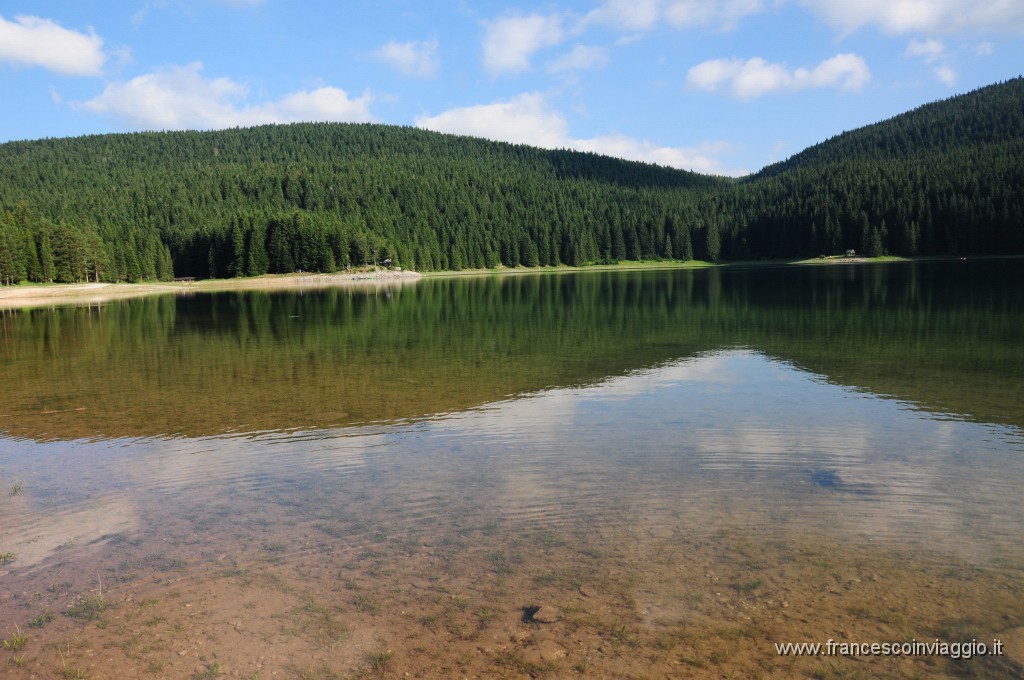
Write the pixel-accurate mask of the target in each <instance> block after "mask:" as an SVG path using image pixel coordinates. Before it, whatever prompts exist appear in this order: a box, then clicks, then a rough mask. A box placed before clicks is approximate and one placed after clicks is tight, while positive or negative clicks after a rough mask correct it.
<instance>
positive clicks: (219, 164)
mask: <svg viewBox="0 0 1024 680" xmlns="http://www.w3.org/2000/svg"><path fill="white" fill-rule="evenodd" d="M1021 158H1024V81H1022V80H1021V79H1016V80H1013V81H1009V82H1006V83H1002V84H998V85H993V86H990V87H988V88H983V89H981V90H978V91H975V92H973V93H970V94H967V95H962V96H960V97H955V98H952V99H949V100H946V101H942V102H936V103H934V104H929V105H927V106H925V107H922V108H920V109H918V110H915V111H912V112H909V113H907V114H903V115H902V116H898V117H896V118H894V119H892V120H890V121H885V122H882V123H879V124H877V125H873V126H869V127H866V128H862V129H860V130H855V131H853V132H850V133H845V134H843V135H840V136H838V137H836V138H834V139H831V140H828V141H827V142H823V143H822V144H819V145H816V146H815V147H811V148H810V149H808V150H806V151H805V152H803V153H801V154H798V155H797V156H794V157H793V158H792V159H790V160H789V161H786V162H784V163H780V164H776V165H773V166H770V167H768V168H765V169H764V170H763V171H761V172H760V173H757V174H755V175H751V176H749V177H746V178H742V179H740V180H734V179H731V178H722V177H711V176H703V175H699V174H695V173H690V172H684V171H679V170H672V169H669V168H663V167H658V166H653V165H649V164H643V163H636V162H630V161H623V160H618V159H613V158H608V157H604V156H599V155H596V154H591V153H579V152H572V151H564V150H561V151H548V150H541V149H536V148H532V147H528V146H523V145H511V144H505V143H499V142H489V141H484V140H480V139H473V138H467V137H458V136H452V135H442V134H438V133H433V132H428V131H424V130H418V129H415V128H408V127H397V126H383V125H368V124H358V125H349V124H326V123H325V124H295V125H280V126H261V127H255V128H247V129H233V130H223V131H216V132H195V131H192V132H188V131H185V132H158V133H134V134H120V135H95V136H86V137H79V138H68V139H45V140H39V141H31V142H11V143H7V144H3V145H0V282H3V283H15V282H19V281H25V280H28V281H63V282H68V281H85V280H89V281H94V280H95V281H138V280H145V279H168V278H171V277H173V276H194V277H197V278H206V277H233V276H252V275H260V274H264V273H287V272H292V271H298V270H302V271H323V272H330V271H337V270H339V269H344V268H346V267H349V266H362V265H367V264H373V263H375V262H381V261H383V260H384V259H390V260H392V261H393V262H394V263H396V264H398V265H400V266H403V267H406V268H410V269H417V270H421V271H431V270H459V269H464V268H484V267H486V268H491V267H496V266H499V265H501V266H505V267H519V266H525V267H535V266H550V265H559V264H569V265H585V264H589V263H596V262H614V261H618V260H650V259H676V260H688V259H703V260H711V261H717V260H720V259H738V258H760V257H808V256H815V255H819V254H835V253H841V252H843V251H844V250H847V249H854V250H857V251H858V252H863V253H866V254H868V255H879V254H885V253H891V254H899V255H942V254H950V255H952V254H981V253H1021V252H1024V163H1022V161H1021V160H1020V159H1021Z"/></svg>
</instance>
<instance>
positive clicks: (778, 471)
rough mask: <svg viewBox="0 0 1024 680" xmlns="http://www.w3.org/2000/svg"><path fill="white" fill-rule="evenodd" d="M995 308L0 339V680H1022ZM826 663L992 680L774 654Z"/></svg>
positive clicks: (15, 323)
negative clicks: (4, 643)
mask: <svg viewBox="0 0 1024 680" xmlns="http://www.w3.org/2000/svg"><path fill="white" fill-rule="evenodd" d="M1022 284H1024V277H1021V263H1020V261H1019V260H1003V261H1000V260H990V261H982V262H973V261H971V262H946V263H917V264H887V265H856V266H854V265H830V266H820V267H813V266H809V267H763V268H718V269H708V270H683V269H681V270H661V271H595V272H579V273H569V274H544V275H527V276H503V277H496V276H483V277H458V278H427V279H424V280H421V281H419V282H417V283H415V284H406V285H401V286H394V287H375V288H367V289H353V288H345V289H313V290H297V291H293V292H287V293H285V292H275V293H261V292H246V293H218V294H201V295H194V296H180V297H173V296H160V297H149V298H137V299H132V300H125V301H121V302H111V303H105V304H102V305H92V306H79V307H53V308H44V309H32V310H15V311H0V323H2V326H0V329H2V330H0V332H2V336H0V385H2V390H0V482H2V483H3V488H2V489H0V491H2V493H0V511H2V515H0V518H2V519H0V560H3V564H0V636H2V637H3V638H4V639H7V640H8V641H9V642H11V641H17V640H18V639H20V638H18V637H17V636H18V635H25V636H27V640H25V641H24V642H23V643H22V644H20V645H18V644H15V647H17V648H16V649H13V650H11V649H7V650H0V656H3V657H4V663H6V666H5V670H7V671H9V672H10V673H11V677H33V674H35V676H36V677H38V676H42V677H51V676H59V675H62V674H63V676H64V677H75V672H76V671H81V674H82V675H84V676H85V677H90V678H102V677H167V678H196V677H215V676H216V675H218V674H224V675H226V676H231V677H244V678H253V677H258V678H264V679H265V678H270V677H279V678H291V677H295V678H335V677H353V676H355V677H360V676H386V677H405V676H406V674H408V677H490V676H494V677H530V676H533V677H608V678H613V677H614V678H622V677H635V678H641V677H652V678H654V677H716V678H718V677H723V676H727V677H795V676H801V677H837V678H838V677H979V676H984V677H1019V675H1020V673H1021V672H1022V671H1024V666H1022V665H1021V664H1022V663H1024V502H1022V501H1024V285H1022ZM830 639H831V640H834V641H838V642H843V643H874V642H878V643H900V644H902V643H912V642H913V641H920V642H929V643H931V642H936V641H941V642H949V643H963V642H971V641H972V640H973V641H975V642H976V643H985V644H987V645H988V647H989V648H990V649H991V648H992V647H993V645H994V644H995V641H996V640H998V641H999V642H1000V643H1001V644H1004V645H1005V649H1004V651H1005V653H1004V654H1002V655H981V654H977V655H971V654H955V655H954V654H945V655H943V654H932V653H919V654H898V655H889V656H883V655H871V654H867V655H861V656H853V657H851V656H841V655H837V656H825V655H824V653H823V654H822V655H818V656H794V655H788V654H780V653H779V651H778V649H777V647H776V645H777V644H785V643H789V642H792V643H800V642H808V643H821V644H823V645H824V644H825V643H826V642H827V641H828V640H830ZM953 656H958V657H963V656H970V657H971V658H952V657H953ZM19 674H21V675H19Z"/></svg>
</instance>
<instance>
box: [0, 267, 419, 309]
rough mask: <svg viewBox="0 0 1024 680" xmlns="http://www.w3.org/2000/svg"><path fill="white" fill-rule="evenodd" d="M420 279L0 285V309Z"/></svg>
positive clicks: (375, 276)
mask: <svg viewBox="0 0 1024 680" xmlns="http://www.w3.org/2000/svg"><path fill="white" fill-rule="evenodd" d="M420 278H421V275H420V274H419V273H417V272H413V271H387V270H378V271H361V272H346V273H337V274H287V275H281V274H271V275H267V276H259V277H255V278H243V279H204V280H200V281H173V282H162V281H150V282H146V283H72V284H51V285H44V284H37V285H20V286H0V309H14V308H24V307H48V306H52V305H76V304H90V303H102V302H108V301H110V300H124V299H127V298H133V297H140V296H143V295H166V294H174V295H190V294H194V293H204V292H223V291H232V290H266V291H271V290H300V289H305V288H331V287H344V286H349V287H360V288H363V287H371V286H389V287H390V286H395V285H405V284H408V283H412V282H415V281H417V280H418V279H420Z"/></svg>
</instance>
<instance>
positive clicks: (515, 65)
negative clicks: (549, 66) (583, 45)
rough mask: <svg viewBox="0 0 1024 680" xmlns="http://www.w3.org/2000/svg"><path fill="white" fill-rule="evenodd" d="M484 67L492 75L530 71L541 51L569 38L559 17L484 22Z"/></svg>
mask: <svg viewBox="0 0 1024 680" xmlns="http://www.w3.org/2000/svg"><path fill="white" fill-rule="evenodd" d="M483 25H484V68H486V69H487V71H488V72H489V73H490V74H491V75H492V76H497V75H501V74H503V73H518V72H520V71H525V70H527V69H528V68H530V57H531V56H533V53H534V52H536V51H537V50H540V49H543V48H545V47H552V46H554V45H558V44H559V43H561V42H562V41H563V40H564V39H565V35H566V34H565V30H564V29H563V28H562V18H561V17H559V16H554V15H551V16H544V15H540V14H531V15H530V16H504V17H501V18H499V19H494V20H493V21H484V22H483Z"/></svg>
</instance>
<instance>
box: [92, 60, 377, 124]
mask: <svg viewBox="0 0 1024 680" xmlns="http://www.w3.org/2000/svg"><path fill="white" fill-rule="evenodd" d="M202 69H203V65H202V63H201V62H193V63H191V64H188V65H187V66H169V67H165V68H162V69H159V70H157V71H155V72H153V73H147V74H145V75H141V76H137V77H135V78H132V79H131V80H129V81H119V82H113V83H110V84H109V85H107V87H106V88H105V89H104V90H103V92H102V93H101V94H100V95H99V96H97V97H95V98H93V99H90V100H88V101H85V102H79V103H78V104H77V105H78V106H80V107H82V108H84V109H86V110H88V111H92V112H93V113H99V114H104V115H108V116H111V117H114V118H116V119H119V120H121V121H123V122H125V123H127V124H128V126H130V127H133V128H141V129H159V130H180V129H186V128H202V129H218V128H228V127H239V126H248V125H261V124H265V123H295V122H303V121H334V122H369V121H372V120H373V116H372V115H371V114H370V110H369V104H370V101H371V99H372V98H371V96H370V94H369V93H364V94H363V95H362V96H361V97H358V98H356V99H353V98H351V97H350V96H349V95H348V93H346V92H345V91H344V90H342V89H339V88H336V87H321V88H318V89H315V90H302V91H299V92H293V93H291V94H288V95H285V96H284V97H281V98H280V99H276V100H273V101H269V102H263V103H260V104H248V103H246V99H247V97H248V88H247V87H246V86H245V85H243V84H241V83H237V82H235V81H233V80H231V79H230V78H214V79H206V78H203V76H202V74H201V71H202Z"/></svg>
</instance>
